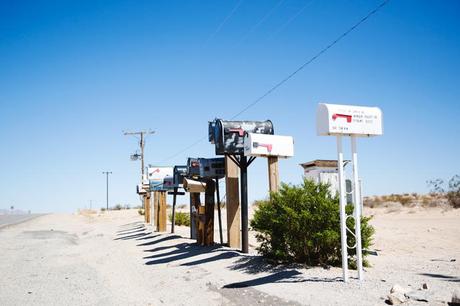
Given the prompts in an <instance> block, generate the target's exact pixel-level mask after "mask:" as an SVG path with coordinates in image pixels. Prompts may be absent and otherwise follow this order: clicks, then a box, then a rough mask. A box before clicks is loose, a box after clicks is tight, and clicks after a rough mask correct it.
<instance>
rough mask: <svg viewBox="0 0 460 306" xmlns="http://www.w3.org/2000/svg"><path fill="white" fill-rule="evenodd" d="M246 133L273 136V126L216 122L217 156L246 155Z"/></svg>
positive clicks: (248, 122) (269, 124)
mask: <svg viewBox="0 0 460 306" xmlns="http://www.w3.org/2000/svg"><path fill="white" fill-rule="evenodd" d="M246 133H256V134H271V135H273V124H272V122H271V121H270V120H267V121H224V120H216V125H215V133H214V135H215V137H217V138H216V139H215V144H216V155H225V154H244V136H245V134H246Z"/></svg>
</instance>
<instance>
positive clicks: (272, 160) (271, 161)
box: [267, 156, 280, 192]
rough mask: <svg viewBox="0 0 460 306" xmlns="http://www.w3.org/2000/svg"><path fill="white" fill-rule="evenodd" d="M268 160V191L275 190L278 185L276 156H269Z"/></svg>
mask: <svg viewBox="0 0 460 306" xmlns="http://www.w3.org/2000/svg"><path fill="white" fill-rule="evenodd" d="M267 160H268V185H269V190H270V192H277V191H278V190H279V186H280V177H279V170H278V156H269V157H268V158H267Z"/></svg>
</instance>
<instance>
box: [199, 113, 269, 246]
mask: <svg viewBox="0 0 460 306" xmlns="http://www.w3.org/2000/svg"><path fill="white" fill-rule="evenodd" d="M208 131H209V141H210V142H211V143H212V144H214V145H215V150H216V155H225V156H228V157H229V158H230V159H231V160H232V161H233V162H234V163H235V164H236V165H238V167H239V168H240V175H241V181H240V183H241V185H240V188H241V244H242V245H241V251H242V252H243V253H248V252H249V244H248V233H249V226H248V225H249V224H248V184H247V181H248V179H247V170H248V167H249V165H250V164H251V163H252V162H253V161H254V159H255V156H251V157H250V158H249V159H248V158H247V157H246V156H245V154H244V137H245V135H246V134H247V133H257V134H273V124H272V122H271V121H270V120H267V121H226V120H221V119H215V120H214V121H210V122H209V125H208Z"/></svg>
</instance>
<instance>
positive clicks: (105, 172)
mask: <svg viewBox="0 0 460 306" xmlns="http://www.w3.org/2000/svg"><path fill="white" fill-rule="evenodd" d="M102 174H105V177H106V201H107V211H109V174H112V172H111V171H104V172H102Z"/></svg>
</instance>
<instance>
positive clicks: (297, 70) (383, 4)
mask: <svg viewBox="0 0 460 306" xmlns="http://www.w3.org/2000/svg"><path fill="white" fill-rule="evenodd" d="M389 1H390V0H385V1H383V2H382V3H380V5H378V6H377V7H376V8H374V9H373V10H372V11H370V12H369V13H368V14H367V15H366V16H364V17H363V18H361V19H360V20H359V21H358V22H357V23H355V24H354V25H353V26H351V27H350V28H348V29H347V30H346V31H345V32H343V33H342V34H340V35H339V36H338V37H337V38H336V39H334V40H333V41H332V42H331V43H329V44H328V45H327V46H326V47H324V48H322V49H321V50H320V51H319V52H317V53H316V54H315V55H314V56H313V57H311V58H310V59H309V60H307V61H306V62H304V63H303V64H302V65H300V66H299V67H298V68H297V69H295V70H294V71H293V72H291V73H290V74H289V75H287V76H286V77H285V78H283V79H282V80H281V81H279V82H278V83H276V84H275V85H274V86H272V87H271V88H270V89H269V90H267V91H266V92H265V93H264V94H262V95H261V96H259V97H258V98H257V99H255V100H254V101H252V102H251V103H249V104H248V105H246V106H245V107H244V108H243V109H242V110H241V111H239V112H238V113H236V114H235V115H233V116H232V117H231V118H230V119H231V120H233V119H235V118H237V117H238V116H240V115H242V114H243V113H244V112H246V111H247V110H248V109H250V108H252V107H254V106H255V105H256V104H258V103H259V102H260V101H262V100H263V99H265V98H266V97H267V96H269V95H270V94H271V93H273V92H274V91H275V90H277V89H278V88H280V87H281V86H282V85H283V84H284V83H286V82H287V81H289V80H290V79H292V78H293V77H294V76H295V75H296V74H297V73H299V72H300V71H302V70H303V69H304V68H305V67H307V66H308V65H309V64H311V63H312V62H314V61H315V60H316V59H318V58H319V57H320V56H321V55H323V54H324V53H325V52H327V51H328V50H329V49H330V48H332V47H333V46H334V45H336V44H337V43H338V42H339V41H341V40H342V39H343V38H344V37H345V36H347V35H348V34H350V33H351V32H352V31H354V30H355V29H356V28H358V27H359V26H360V25H361V24H363V23H364V22H365V21H366V20H368V19H369V18H370V17H371V16H372V15H374V14H376V13H377V12H378V11H379V10H381V9H382V8H383V7H384V6H385V5H386V4H388V2H389ZM206 138H207V137H206V136H205V137H202V138H200V139H199V140H197V141H195V142H194V143H192V144H191V145H189V146H187V147H186V148H184V149H182V150H180V151H179V152H178V153H176V154H174V155H171V156H170V157H168V158H166V159H164V160H163V161H169V160H171V159H173V158H174V157H176V156H178V155H179V154H181V153H183V152H185V151H187V150H189V149H191V148H192V147H194V146H196V145H197V144H199V143H200V142H202V141H203V140H205V139H206Z"/></svg>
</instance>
